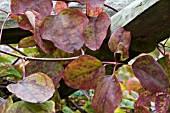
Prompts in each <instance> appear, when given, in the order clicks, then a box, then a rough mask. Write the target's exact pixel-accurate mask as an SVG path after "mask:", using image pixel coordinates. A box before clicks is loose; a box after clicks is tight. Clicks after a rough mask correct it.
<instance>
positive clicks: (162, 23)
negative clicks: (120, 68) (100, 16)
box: [111, 0, 170, 53]
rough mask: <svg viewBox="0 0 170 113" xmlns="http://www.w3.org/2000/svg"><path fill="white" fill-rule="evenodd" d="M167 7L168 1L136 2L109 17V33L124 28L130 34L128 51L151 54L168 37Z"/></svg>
mask: <svg viewBox="0 0 170 113" xmlns="http://www.w3.org/2000/svg"><path fill="white" fill-rule="evenodd" d="M169 6H170V1H169V0H137V1H135V2H133V3H131V4H130V5H129V6H127V7H125V8H124V9H122V10H121V11H119V12H118V13H117V14H115V15H113V16H112V17H111V19H112V24H111V32H114V31H115V30H116V29H117V28H119V27H124V26H125V28H126V29H127V30H129V31H131V34H132V41H131V46H130V50H132V51H133V52H134V51H136V52H141V53H143V52H151V51H153V50H154V49H155V47H156V46H157V43H158V42H160V41H162V40H164V39H166V38H168V37H169V36H170V13H169V11H170V7H169Z"/></svg>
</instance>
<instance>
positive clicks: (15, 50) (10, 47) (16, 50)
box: [6, 44, 27, 56]
mask: <svg viewBox="0 0 170 113" xmlns="http://www.w3.org/2000/svg"><path fill="white" fill-rule="evenodd" d="M6 45H7V46H8V47H10V48H11V49H13V50H15V51H17V52H18V53H20V54H21V55H24V56H27V55H26V54H25V53H23V52H22V51H20V50H19V49H17V48H15V47H13V46H11V45H9V44H6Z"/></svg>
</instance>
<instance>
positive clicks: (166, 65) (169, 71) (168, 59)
mask: <svg viewBox="0 0 170 113" xmlns="http://www.w3.org/2000/svg"><path fill="white" fill-rule="evenodd" d="M157 62H158V63H159V64H160V65H161V66H162V68H163V69H164V70H165V72H166V75H167V76H168V79H169V82H170V55H165V56H164V57H162V58H160V59H159V60H158V61H157Z"/></svg>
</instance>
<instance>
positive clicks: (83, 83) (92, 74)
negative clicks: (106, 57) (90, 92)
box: [63, 55, 105, 90]
mask: <svg viewBox="0 0 170 113" xmlns="http://www.w3.org/2000/svg"><path fill="white" fill-rule="evenodd" d="M104 75H105V68H104V67H103V66H102V62H101V61H100V60H98V59H96V58H95V57H92V56H89V55H83V56H80V57H79V58H78V59H76V60H74V61H72V62H71V63H70V64H69V65H68V66H67V67H66V69H65V70H64V73H63V78H64V80H65V83H66V84H67V85H68V86H70V87H72V88H75V89H84V90H87V89H94V88H95V87H96V81H97V80H98V78H99V77H102V76H104Z"/></svg>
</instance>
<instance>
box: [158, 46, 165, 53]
mask: <svg viewBox="0 0 170 113" xmlns="http://www.w3.org/2000/svg"><path fill="white" fill-rule="evenodd" d="M157 49H158V50H159V52H161V54H162V55H165V54H164V53H163V52H162V50H161V49H160V48H159V46H158V47H157Z"/></svg>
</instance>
